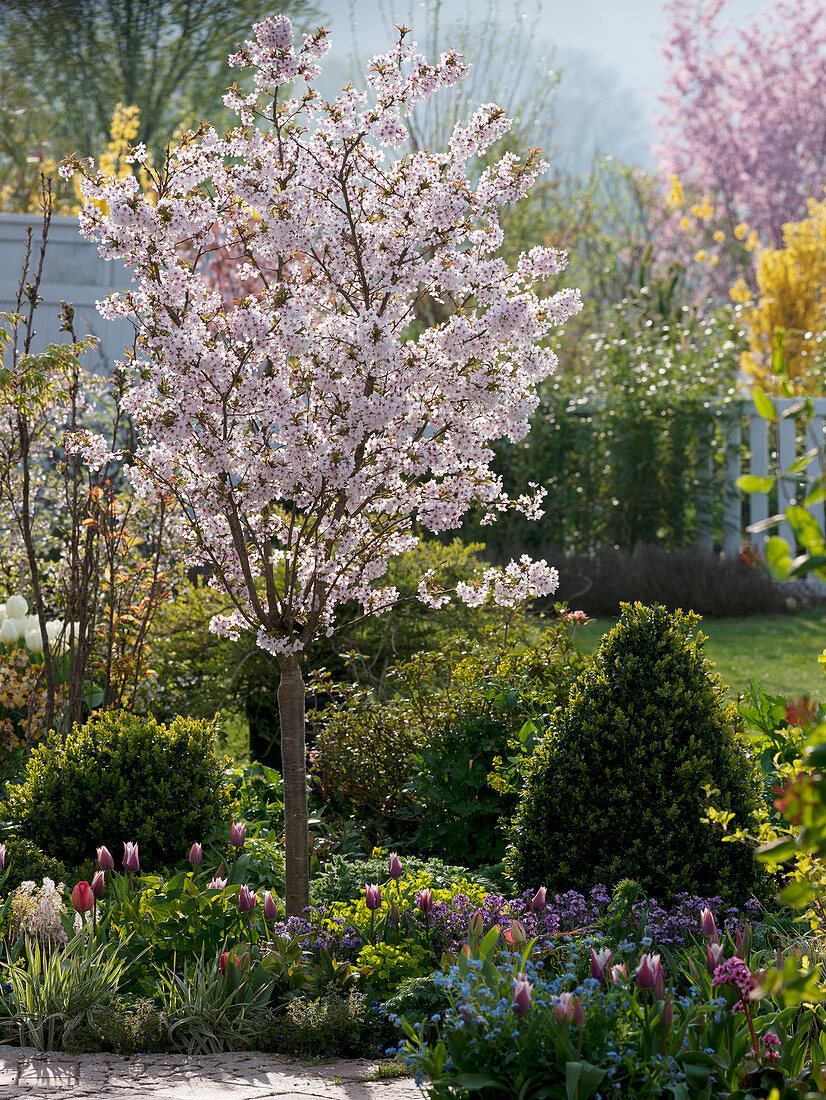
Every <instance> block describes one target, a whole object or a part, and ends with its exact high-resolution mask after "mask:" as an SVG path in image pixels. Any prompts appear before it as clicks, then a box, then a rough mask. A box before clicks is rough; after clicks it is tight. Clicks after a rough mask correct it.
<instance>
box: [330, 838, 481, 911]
mask: <svg viewBox="0 0 826 1100" xmlns="http://www.w3.org/2000/svg"><path fill="white" fill-rule="evenodd" d="M388 858H389V857H388V853H386V852H384V851H382V850H381V849H376V850H375V851H374V852H373V855H372V856H371V857H370V859H366V860H352V859H345V858H343V857H341V856H334V857H333V859H332V860H331V861H330V863H329V864H328V865H327V866H326V867H325V869H324V871H323V873H322V874H320V875H318V877H317V878H314V879H313V881H312V882H311V883H310V901H311V903H312V904H313V905H321V906H324V905H329V904H330V903H331V902H336V901H356V900H358V899H360V898H363V897H364V887H365V886H366V885H367V883H374V882H386V881H387V879H388ZM402 863H403V867H404V872H405V875H408V876H410V877H412V878H413V879H415V880H416V882H417V883H419V882H421V884H422V885H421V886H420V887H419V888H420V889H423V888H424V887H430V888H431V889H433V890H450V889H451V888H452V887H453V884H454V883H455V882H456V881H457V880H466V879H470V880H471V881H472V882H473V883H474V884H475V885H477V886H480V887H481V888H482V890H485V891H487V892H488V893H491V894H492V893H496V889H495V887H494V885H493V883H492V882H491V881H490V880H489V879H488V878H487V877H486V875H485V874H484V871H482V872H479V871H469V870H468V869H467V868H466V867H456V866H454V865H452V864H449V863H443V862H442V860H440V859H434V858H429V859H421V858H420V857H418V856H411V855H405V856H404V858H403V860H402Z"/></svg>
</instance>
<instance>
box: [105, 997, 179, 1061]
mask: <svg viewBox="0 0 826 1100" xmlns="http://www.w3.org/2000/svg"><path fill="white" fill-rule="evenodd" d="M90 1031H91V1034H92V1036H93V1037H94V1039H95V1041H96V1043H97V1046H98V1048H101V1047H102V1048H103V1049H104V1050H111V1051H114V1052H115V1054H158V1053H160V1052H161V1051H165V1050H169V1045H170V1044H169V1035H168V1032H167V1028H166V1017H165V1016H164V1014H163V1012H161V1011H160V1010H159V1009H158V1007H157V1005H155V1003H154V1002H153V1001H152V1000H151V999H149V998H142V999H139V1000H128V999H127V998H125V997H117V998H115V1000H114V1001H113V1003H112V1004H111V1005H109V1007H108V1008H107V1009H106V1010H105V1011H96V1012H93V1013H92V1019H91V1023H90Z"/></svg>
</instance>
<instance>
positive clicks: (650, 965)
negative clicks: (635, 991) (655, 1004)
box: [635, 953, 665, 997]
mask: <svg viewBox="0 0 826 1100" xmlns="http://www.w3.org/2000/svg"><path fill="white" fill-rule="evenodd" d="M635 976H636V979H637V985H638V986H639V988H640V989H653V990H654V994H655V996H657V997H660V996H663V997H664V996H665V974H664V972H663V965H662V962H661V960H660V956H659V955H646V954H645V953H643V954H642V955H640V961H639V965H638V966H637V971H636V975H635Z"/></svg>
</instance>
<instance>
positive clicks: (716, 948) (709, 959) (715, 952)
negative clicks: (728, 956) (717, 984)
mask: <svg viewBox="0 0 826 1100" xmlns="http://www.w3.org/2000/svg"><path fill="white" fill-rule="evenodd" d="M722 960H723V945H722V944H721V943H710V944H709V945H708V946H707V947H706V970H707V971H708V972H709V974H713V973H714V971H715V970H716V969H717V967H718V966H719V965H720V963H721V962H722Z"/></svg>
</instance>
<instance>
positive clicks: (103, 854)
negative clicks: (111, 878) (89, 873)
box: [97, 845, 115, 871]
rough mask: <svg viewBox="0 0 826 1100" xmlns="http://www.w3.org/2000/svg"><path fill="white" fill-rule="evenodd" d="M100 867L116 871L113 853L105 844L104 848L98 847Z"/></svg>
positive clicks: (103, 869) (104, 869)
mask: <svg viewBox="0 0 826 1100" xmlns="http://www.w3.org/2000/svg"><path fill="white" fill-rule="evenodd" d="M97 857H98V867H100V869H101V871H114V869H115V861H114V859H112V853H111V852H110V851H109V849H108V848H107V847H106V846H105V845H104V846H103V847H102V848H98V849H97Z"/></svg>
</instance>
